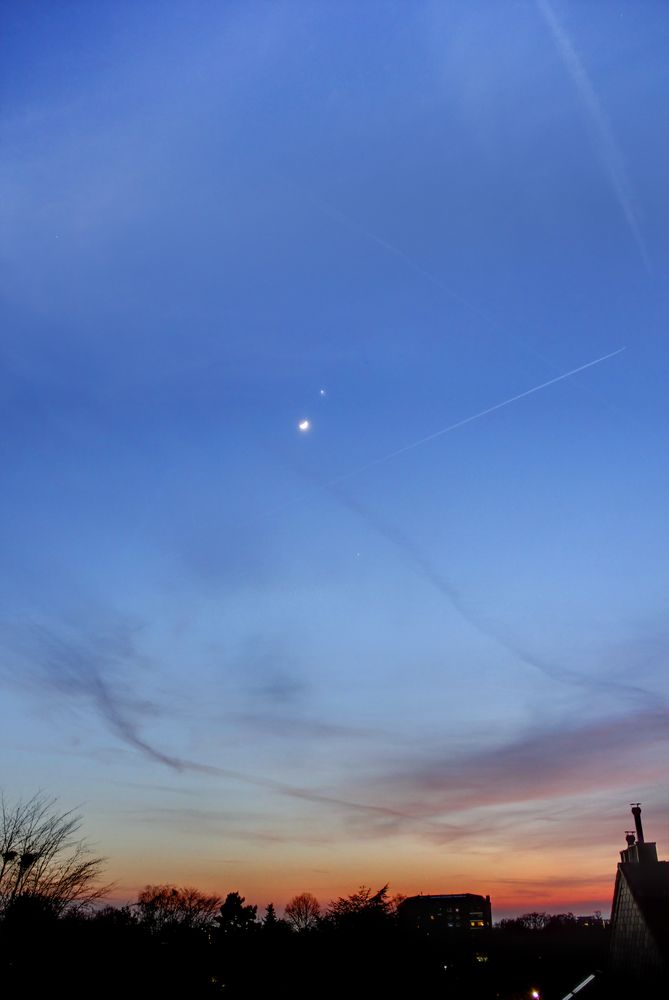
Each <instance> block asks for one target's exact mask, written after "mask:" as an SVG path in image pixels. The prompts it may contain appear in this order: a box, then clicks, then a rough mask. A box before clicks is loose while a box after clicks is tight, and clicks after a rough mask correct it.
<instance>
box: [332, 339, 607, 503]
mask: <svg viewBox="0 0 669 1000" xmlns="http://www.w3.org/2000/svg"><path fill="white" fill-rule="evenodd" d="M625 350H627V348H626V347H619V348H618V350H616V351H611V352H610V354H603V355H602V356H601V358H595V359H594V361H588V362H586V364H584V365H579V366H578V368H572V369H571V370H570V371H568V372H563V373H562V375H556V376H555V378H550V379H548V381H547V382H540V383H539V385H534V386H532V388H531V389H525V391H524V392H518V393H516V395H515V396H509V398H508V399H503V400H502V402H501V403H495V404H494V405H493V406H488V407H486V409H485V410H479V411H478V413H473V414H472V415H471V416H469V417H463V419H462V420H456V421H455V423H454V424H448V426H447V427H442V428H440V429H439V430H438V431H433V433H432V434H426V435H425V437H422V438H418V440H417V441H411V442H410V443H409V444H405V445H403V447H402V448H396V449H395V451H390V452H388V453H387V454H386V455H381V457H380V458H375V459H373V460H372V461H371V462H367V463H366V464H365V465H360V466H358V468H357V469H353V470H352V471H351V472H346V473H345V474H344V475H343V476H337V478H336V479H331V480H329V481H328V482H327V483H326V484H325V485H326V486H337V485H338V484H339V483H343V482H345V481H346V480H347V479H351V478H352V477H353V476H357V475H359V474H360V473H361V472H366V471H367V469H372V468H374V467H375V466H377V465H383V464H384V463H385V462H389V461H390V460H391V459H393V458H397V456H398V455H403V454H404V453H405V452H407V451H413V449H414V448H420V446H421V445H423V444H427V442H428V441H434V439H435V438H438V437H442V436H443V435H444V434H450V432H451V431H454V430H457V429H458V427H464V426H465V425H466V424H471V423H473V422H474V421H475V420H480V419H481V417H485V416H487V414H488V413H494V412H495V411H496V410H501V409H502V408H503V407H505V406H510V405H511V403H516V402H517V401H518V400H519V399H524V398H525V396H531V395H533V393H535V392H540V391H541V390H542V389H547V388H548V386H549V385H555V384H556V383H557V382H563V381H564V379H567V378H571V376H572V375H576V374H578V372H583V371H585V370H586V368H592V367H593V366H594V365H599V364H601V363H602V361H608V359H609V358H614V357H615V356H616V355H617V354H622V352H623V351H625Z"/></svg>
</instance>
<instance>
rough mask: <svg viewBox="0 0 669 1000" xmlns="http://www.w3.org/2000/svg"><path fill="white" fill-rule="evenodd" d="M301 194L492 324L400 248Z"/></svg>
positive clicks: (354, 221) (311, 197) (334, 209)
mask: <svg viewBox="0 0 669 1000" xmlns="http://www.w3.org/2000/svg"><path fill="white" fill-rule="evenodd" d="M302 194H303V196H305V197H306V198H307V199H308V200H309V201H310V202H311V203H312V204H313V205H315V206H316V208H317V209H318V210H319V211H321V212H323V214H324V215H329V216H330V218H331V219H334V220H335V221H336V222H339V223H340V224H341V225H342V226H345V227H346V228H347V229H350V230H351V231H352V232H354V233H357V234H358V235H359V236H363V237H364V238H365V239H366V240H369V241H371V242H372V243H375V244H376V245H377V246H379V247H381V249H382V250H385V251H386V252H387V253H390V254H392V255H393V256H394V257H398V258H399V259H400V260H401V261H403V263H405V264H406V265H407V266H408V267H410V268H411V269H412V270H413V271H415V272H416V274H420V275H421V276H422V277H423V278H425V279H426V280H427V281H429V282H430V284H432V285H434V286H435V287H436V288H439V289H440V290H441V291H442V292H445V294H446V295H448V297H449V298H451V299H453V301H454V302H459V303H460V305H462V306H465V307H466V308H467V309H471V310H472V311H474V312H477V313H478V314H479V315H480V316H482V317H483V319H485V320H486V321H487V322H489V323H490V322H493V319H492V317H491V316H489V315H488V313H486V311H485V310H484V309H481V307H480V306H478V305H477V304H476V303H475V302H472V301H471V300H470V299H467V298H465V296H464V295H460V293H459V292H456V291H455V289H453V288H451V287H450V285H447V284H446V283H445V282H444V281H442V280H441V278H439V277H437V275H436V274H433V272H432V271H429V270H428V269H427V268H426V267H423V265H422V264H419V263H418V261H416V260H414V258H413V257H411V256H410V255H409V254H408V253H406V252H405V251H404V250H402V249H401V248H400V247H397V246H395V244H394V243H390V242H389V241H388V240H386V239H384V238H383V237H382V236H379V235H378V234H377V233H375V232H373V231H372V230H371V229H367V227H366V226H363V225H361V223H359V222H356V220H355V219H352V218H351V217H350V216H349V215H346V213H345V212H342V210H341V209H340V208H336V207H335V206H334V205H331V204H330V203H329V202H327V201H324V200H323V199H322V198H317V197H315V196H314V195H311V194H309V193H308V192H306V193H305V192H302Z"/></svg>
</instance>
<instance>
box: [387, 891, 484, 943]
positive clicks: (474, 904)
mask: <svg viewBox="0 0 669 1000" xmlns="http://www.w3.org/2000/svg"><path fill="white" fill-rule="evenodd" d="M397 914H398V917H399V919H400V921H401V923H402V924H404V926H411V927H413V928H414V929H415V930H419V931H422V932H423V933H426V934H443V933H445V932H449V931H467V932H472V933H474V932H480V931H483V930H490V928H491V927H492V913H491V908H490V896H477V895H475V894H474V893H471V892H462V893H459V894H456V895H449V896H408V897H407V898H406V899H403V900H402V902H401V903H400V904H399V906H398V907H397Z"/></svg>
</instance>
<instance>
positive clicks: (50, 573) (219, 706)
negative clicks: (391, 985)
mask: <svg viewBox="0 0 669 1000" xmlns="http://www.w3.org/2000/svg"><path fill="white" fill-rule="evenodd" d="M2 20H3V35H4V52H3V70H2V89H3V93H4V102H3V110H2V136H3V138H2V150H3V169H2V180H1V185H2V194H3V197H2V201H3V204H4V209H3V215H4V219H3V228H2V250H1V252H2V265H3V266H2V272H3V275H4V277H3V288H2V295H3V316H4V321H3V333H2V335H1V343H0V347H1V360H2V395H1V397H0V398H1V405H2V417H3V427H4V434H3V437H2V445H1V447H2V479H3V486H2V492H1V501H0V502H1V503H2V536H1V544H2V575H1V576H0V593H1V595H2V608H3V612H2V618H1V621H0V640H1V641H2V646H3V657H2V661H3V668H2V674H1V677H0V680H1V683H2V689H3V708H2V709H1V710H0V711H1V712H2V731H3V733H4V736H3V738H2V747H3V755H4V756H5V758H6V765H7V766H6V767H5V775H6V787H5V791H6V793H7V794H8V795H10V796H17V795H29V794H31V793H32V792H33V791H34V790H35V789H36V788H45V789H47V790H48V791H49V792H52V793H53V794H55V795H58V796H59V798H60V800H61V801H62V802H63V804H64V805H67V806H69V805H71V804H73V803H74V804H76V803H81V804H82V810H83V812H84V813H85V815H86V823H87V830H88V831H89V832H90V834H91V835H92V836H93V838H94V839H95V840H96V842H97V844H98V845H99V847H100V849H101V850H102V852H103V853H105V854H106V855H108V856H109V858H110V867H111V870H112V873H113V876H114V877H115V878H117V879H118V881H119V887H120V888H119V890H118V891H119V894H120V896H121V897H122V896H123V894H124V893H125V895H126V896H128V897H130V896H132V895H133V893H134V892H135V891H136V889H137V887H138V886H141V885H142V884H143V883H144V882H149V881H153V882H156V881H167V880H170V881H187V882H192V883H193V882H194V883H196V884H199V885H202V886H203V887H205V888H209V887H211V888H218V889H219V890H221V891H223V890H229V889H231V888H239V889H240V890H241V891H243V892H246V894H247V895H248V896H251V897H253V899H254V901H264V902H266V901H267V900H268V899H269V898H271V897H274V898H275V899H276V900H277V901H283V900H284V899H285V898H287V896H288V895H291V894H292V893H293V892H298V891H302V890H305V889H309V891H313V892H315V893H316V895H317V896H319V898H322V899H324V900H325V899H327V898H329V896H331V895H336V894H337V893H339V892H340V891H346V890H347V889H348V887H349V885H350V886H351V888H355V886H356V885H357V884H358V883H359V882H361V881H365V882H373V881H374V880H377V881H379V882H380V883H381V884H382V883H383V882H386V881H390V883H391V888H394V889H396V890H400V889H401V890H402V891H405V892H410V891H411V892H413V891H420V890H422V891H427V892H429V891H443V892H447V891H474V892H477V891H489V892H491V893H492V895H493V906H495V903H496V900H500V904H499V905H500V906H501V907H502V908H505V907H506V908H507V909H514V908H516V909H518V908H520V909H522V908H523V901H524V900H525V899H526V898H530V897H531V899H532V901H533V902H536V903H537V904H542V903H543V904H545V905H546V907H547V908H556V907H557V906H558V905H564V906H565V907H567V908H577V906H578V905H581V904H582V905H584V906H585V905H590V904H592V905H595V904H596V903H597V904H602V902H604V904H605V903H606V901H607V900H608V898H609V896H610V883H611V879H612V873H613V865H614V863H615V860H616V856H617V855H616V851H617V849H618V848H619V846H620V844H619V841H620V840H621V839H622V838H621V831H622V830H623V829H624V827H625V824H626V823H627V824H628V822H629V821H628V818H627V816H626V810H627V808H628V806H627V804H628V802H629V801H632V800H633V801H636V800H637V799H640V800H641V801H643V802H644V806H645V811H646V812H647V813H648V817H649V818H648V820H647V824H650V827H649V831H648V832H649V835H653V834H654V836H655V837H656V838H657V839H658V842H659V846H660V850H661V851H662V850H664V851H665V853H666V824H667V818H668V817H667V803H666V792H665V791H664V790H663V789H662V786H661V783H660V780H659V775H660V773H661V765H662V751H663V749H665V750H666V748H665V747H664V746H663V744H664V743H665V742H666V737H667V702H666V696H667V691H666V667H665V664H666V654H667V639H668V636H667V628H666V614H665V608H664V605H665V603H666V593H667V579H666V576H667V573H666V567H667V565H668V564H669V560H668V557H669V550H668V543H667V535H666V530H665V522H666V497H667V486H668V483H667V479H668V476H667V463H666V459H665V454H666V427H667V409H668V405H667V394H666V364H667V343H666V321H667V311H668V303H667V295H666V291H665V288H666V280H665V277H666V269H667V264H668V262H669V259H668V250H669V245H668V240H667V235H666V234H667V214H668V202H667V197H666V176H667V171H668V169H669V162H668V161H669V144H668V140H667V130H666V128H664V127H663V116H664V108H665V105H666V99H667V90H668V84H669V81H668V79H667V77H668V71H667V68H666V59H665V53H666V44H667V36H668V35H669V17H668V16H667V11H666V9H665V6H664V5H663V4H662V3H659V2H658V3H653V2H648V3H644V4H641V5H640V4H638V3H636V4H635V3H631V2H630V3H617V2H615V3H606V4H605V3H593V4H588V5H587V6H586V5H581V4H577V3H575V2H560V3H558V2H557V0H554V2H552V3H549V2H548V0H536V2H530V0H527V2H518V3H508V4H504V5H500V4H496V3H492V2H490V3H488V2H480V3H477V4H471V3H465V2H451V3H415V4H409V3H392V2H387V3H382V4H381V3H371V2H370V3H368V4H364V5H361V4H347V3H342V2H337V3H326V2H323V3H318V4H311V3H305V2H301V3H282V2H278V3H271V4H270V3H248V2H247V3H192V4H191V3H189V4H185V3H170V2H167V3H160V4H158V3H149V2H140V3H132V4H130V3H109V4H108V3H104V2H100V3H96V4H95V5H90V4H85V3H69V2H68V3H64V4H59V5H45V4H41V3H30V2H21V3H8V4H6V5H5V7H4V13H3V15H2ZM621 348H624V350H622V351H620V349H621ZM616 351H620V353H617V354H615V355H613V356H611V357H606V359H605V360H602V361H598V363H597V364H594V365H591V366H590V367H588V368H584V369H583V370H581V371H579V372H576V373H575V374H573V375H570V376H569V377H567V378H564V379H561V380H560V381H555V382H553V384H551V385H547V386H545V388H541V389H538V390H537V391H536V392H533V393H532V394H529V395H525V396H523V397H522V398H519V399H517V400H516V401H514V402H511V403H509V405H507V406H504V407H502V408H500V409H497V410H495V411H494V412H491V413H488V414H487V415H484V416H481V417H480V418H477V419H476V420H473V421H471V422H469V423H467V424H464V425H463V426H461V427H458V428H455V429H454V430H452V431H450V432H448V433H445V434H443V435H440V436H437V437H434V438H433V439H432V440H429V441H426V442H424V443H423V444H417V445H416V447H409V448H407V450H406V451H402V449H404V448H405V447H406V446H411V445H413V444H414V443H417V442H420V441H421V440H422V439H423V438H425V437H428V436H430V435H432V434H434V433H435V432H437V431H439V430H441V429H443V428H447V427H449V426H451V425H452V424H456V423H458V422H460V421H463V420H466V419H467V418H468V417H472V416H474V415H476V414H479V413H480V412H482V411H484V410H487V409H488V408H491V407H494V406H496V405H497V404H499V403H502V402H505V401H506V400H511V399H512V398H513V397H515V396H519V395H521V394H523V393H526V392H527V390H530V389H533V388H534V387H539V386H542V385H543V384H544V383H547V382H551V381H552V380H555V379H558V378H559V377H560V376H562V375H566V373H568V372H571V371H573V370H574V369H577V368H580V367H581V366H584V365H587V364H588V363H589V362H592V361H596V360H597V359H600V358H604V356H608V355H611V354H613V352H616ZM321 390H324V393H322V392H321ZM303 419H308V420H309V421H310V422H311V426H310V430H309V431H308V432H307V433H301V432H300V431H299V430H298V429H297V424H298V422H299V421H301V420H303ZM396 451H401V453H400V454H397V455H395V456H394V457H392V458H389V459H388V460H387V461H385V460H384V461H382V462H378V461H377V460H378V459H384V458H385V456H388V455H390V454H391V453H394V452H396ZM576 825H578V826H579V830H578V835H575V833H574V827H575V826H576ZM584 830H585V832H584ZM519 831H522V833H523V840H524V843H525V845H526V851H525V852H523V855H522V856H521V857H519V858H518V861H517V865H516V867H514V866H511V868H508V850H509V845H510V844H513V843H514V838H515V837H517V836H518V832H519ZM663 837H664V838H665V840H664V842H663V841H662V838H663ZM449 841H452V842H455V843H457V845H458V851H457V858H456V859H455V858H453V857H452V856H449V855H448V853H447V852H446V851H445V849H444V844H446V843H447V842H449ZM148 844H150V848H149V847H147V845H148ZM623 846H624V844H623ZM501 858H505V865H506V866H507V869H508V871H507V875H508V883H504V881H503V880H500V876H499V863H500V859H501ZM221 866H223V867H221ZM277 871H280V873H281V874H280V875H278V874H277ZM523 886H524V887H525V888H522V887H523ZM282 894H283V895H282ZM523 894H525V895H523Z"/></svg>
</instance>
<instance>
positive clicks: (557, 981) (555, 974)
mask: <svg viewBox="0 0 669 1000" xmlns="http://www.w3.org/2000/svg"><path fill="white" fill-rule="evenodd" d="M397 902H398V900H397V899H392V898H391V897H390V896H389V892H388V887H387V886H384V887H382V888H381V889H378V890H376V891H372V890H371V889H370V888H368V887H365V886H362V887H361V888H360V889H359V890H358V891H357V892H355V893H353V894H351V895H350V896H348V897H341V898H339V899H337V900H334V901H332V902H331V903H330V904H329V905H328V906H327V907H326V908H325V909H324V911H323V912H321V911H320V907H319V906H318V903H317V901H316V900H315V899H314V897H313V896H311V895H310V894H309V893H301V894H299V895H298V896H295V897H294V898H293V900H291V901H290V903H289V904H288V906H287V907H286V914H287V917H285V918H282V917H279V916H277V913H276V909H275V907H274V906H273V904H271V903H270V904H269V905H268V906H267V908H266V909H265V911H264V913H262V914H260V915H259V914H258V912H257V907H256V906H254V905H251V904H248V903H247V902H246V900H245V899H244V897H243V896H242V895H241V894H240V893H238V892H230V893H228V894H227V896H226V897H225V899H220V898H219V897H216V896H212V895H207V894H206V893H203V892H200V891H199V890H197V889H194V888H188V887H184V888H181V887H176V886H172V885H159V886H147V887H146V888H145V889H144V890H143V891H142V892H141V893H140V894H139V896H138V899H137V901H136V902H135V903H133V904H131V905H125V906H109V905H108V906H102V907H101V908H99V909H92V910H89V911H88V912H86V911H85V910H81V909H75V910H74V911H70V912H69V911H68V910H67V909H66V910H65V911H64V912H58V911H57V908H55V907H54V906H53V905H52V904H51V902H50V901H49V900H48V899H47V898H42V897H39V896H34V895H33V896H30V895H20V894H19V895H17V896H16V897H15V898H14V899H13V900H12V901H10V902H9V903H8V904H7V905H6V906H5V909H4V913H3V917H2V923H1V925H0V949H1V955H2V964H3V968H2V982H3V984H4V986H5V988H6V992H5V995H6V996H17V997H18V996H23V997H26V996H42V995H47V993H48V994H51V993H53V992H54V990H55V991H56V992H60V991H61V990H62V991H63V992H64V993H65V994H66V995H67V996H69V997H73V996H82V997H83V996H90V995H91V994H92V993H93V994H95V995H117V996H123V997H134V996H137V997H154V996H155V997H194V998H199V997H235V998H237V997H239V998H242V997H243V998H254V997H264V996H267V997H287V998H288V997H290V998H301V997H305V998H306V997H314V996H316V997H365V998H374V997H377V996H379V997H380V996H382V995H398V996H401V995H404V996H407V997H415V996H422V995H437V996H442V997H452V998H459V997H464V996H466V997H471V998H474V1000H476V998H480V1000H488V998H490V1000H493V998H495V1000H498V998H507V1000H516V998H518V1000H519V998H521V997H522V998H528V1000H529V998H530V997H531V995H532V990H533V989H534V990H537V991H538V992H539V993H540V995H541V997H545V998H547V1000H549V998H550V997H551V996H555V997H558V996H563V995H564V994H565V993H567V992H568V990H569V988H570V987H571V986H574V985H576V983H577V982H578V981H579V978H580V979H582V978H584V977H585V976H586V975H588V974H589V973H591V972H592V971H594V970H595V969H597V968H601V967H602V966H603V965H604V963H605V958H606V947H607V930H606V927H605V925H604V922H603V921H602V920H601V918H598V917H597V916H593V917H592V918H589V919H588V920H585V919H583V918H577V917H574V916H573V915H572V914H552V915H550V914H536V913H534V914H527V915H525V916H523V917H520V918H518V919H516V920H506V921H502V922H501V923H500V924H499V925H498V926H496V927H494V928H492V929H490V930H488V929H486V930H483V931H481V930H477V931H476V932H468V931H458V930H449V931H447V932H444V931H443V930H442V931H441V932H438V933H435V934H429V933H426V932H425V931H422V932H418V931H416V930H415V929H413V928H411V927H410V926H405V925H403V922H402V920H401V917H400V916H398V911H397ZM560 990H562V991H563V992H561V993H560V992H559V991H560Z"/></svg>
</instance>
